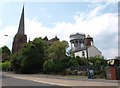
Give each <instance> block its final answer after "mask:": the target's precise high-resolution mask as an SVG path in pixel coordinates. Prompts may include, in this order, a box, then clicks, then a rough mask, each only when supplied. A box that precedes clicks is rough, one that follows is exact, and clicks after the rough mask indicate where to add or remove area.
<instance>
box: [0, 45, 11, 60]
mask: <svg viewBox="0 0 120 88" xmlns="http://www.w3.org/2000/svg"><path fill="white" fill-rule="evenodd" d="M0 52H2V62H4V61H5V60H8V59H9V56H10V55H11V51H10V49H9V48H8V47H7V46H3V47H1V49H0Z"/></svg>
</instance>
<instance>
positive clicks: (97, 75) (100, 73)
mask: <svg viewBox="0 0 120 88" xmlns="http://www.w3.org/2000/svg"><path fill="white" fill-rule="evenodd" d="M94 78H106V73H105V71H104V70H100V71H97V72H95V76H94Z"/></svg>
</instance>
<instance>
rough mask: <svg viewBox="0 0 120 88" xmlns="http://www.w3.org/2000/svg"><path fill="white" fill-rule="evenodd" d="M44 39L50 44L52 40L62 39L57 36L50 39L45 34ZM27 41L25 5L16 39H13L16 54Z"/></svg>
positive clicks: (13, 49)
mask: <svg viewBox="0 0 120 88" xmlns="http://www.w3.org/2000/svg"><path fill="white" fill-rule="evenodd" d="M43 40H44V41H46V43H47V44H48V45H51V44H52V42H54V41H59V40H60V39H59V38H57V36H55V38H52V39H50V40H49V39H48V38H47V36H45V38H43ZM25 43H27V35H26V34H25V27H24V6H23V8H22V14H21V18H20V22H19V27H18V32H17V33H16V35H15V36H14V40H13V46H12V53H13V54H14V53H16V52H18V51H19V50H20V49H21V48H22V47H23V45H24V44H25Z"/></svg>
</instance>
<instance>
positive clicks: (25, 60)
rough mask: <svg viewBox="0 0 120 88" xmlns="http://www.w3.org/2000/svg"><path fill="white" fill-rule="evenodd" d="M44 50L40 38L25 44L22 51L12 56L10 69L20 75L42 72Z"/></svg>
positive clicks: (44, 44) (44, 47)
mask: <svg viewBox="0 0 120 88" xmlns="http://www.w3.org/2000/svg"><path fill="white" fill-rule="evenodd" d="M46 48H47V45H46V43H45V42H44V41H43V40H42V38H35V39H34V40H33V41H31V42H29V43H27V44H25V45H24V47H23V49H21V50H20V51H19V52H18V53H16V55H14V57H13V58H12V61H11V63H12V67H13V68H14V70H15V71H17V72H21V73H38V72H40V71H42V69H43V63H44V61H45V59H44V58H45V50H46ZM16 63H18V64H16ZM16 67H18V68H16Z"/></svg>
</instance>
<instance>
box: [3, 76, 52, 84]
mask: <svg viewBox="0 0 120 88" xmlns="http://www.w3.org/2000/svg"><path fill="white" fill-rule="evenodd" d="M2 85H3V86H52V85H50V84H45V83H39V82H34V81H30V80H22V79H16V78H12V77H9V76H2Z"/></svg>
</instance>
